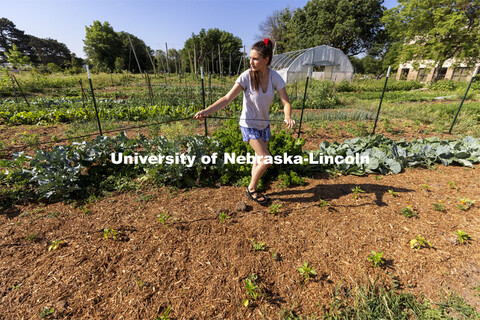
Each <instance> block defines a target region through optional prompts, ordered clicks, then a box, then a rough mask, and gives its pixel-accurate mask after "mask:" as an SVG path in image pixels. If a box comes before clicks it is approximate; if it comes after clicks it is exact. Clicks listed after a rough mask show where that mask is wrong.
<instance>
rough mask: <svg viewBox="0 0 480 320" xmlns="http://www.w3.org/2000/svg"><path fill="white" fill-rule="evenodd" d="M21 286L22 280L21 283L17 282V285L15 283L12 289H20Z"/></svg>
mask: <svg viewBox="0 0 480 320" xmlns="http://www.w3.org/2000/svg"><path fill="white" fill-rule="evenodd" d="M21 286H22V283H21V282H20V283H19V284H17V285H13V286H12V289H13V290H18V289H20V287H21Z"/></svg>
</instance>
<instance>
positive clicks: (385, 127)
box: [382, 119, 397, 134]
mask: <svg viewBox="0 0 480 320" xmlns="http://www.w3.org/2000/svg"><path fill="white" fill-rule="evenodd" d="M382 124H383V130H385V132H387V133H390V134H396V133H397V131H396V130H395V129H394V128H393V126H392V123H391V122H390V120H388V119H383V122H382Z"/></svg>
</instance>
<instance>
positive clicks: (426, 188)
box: [422, 184, 430, 191]
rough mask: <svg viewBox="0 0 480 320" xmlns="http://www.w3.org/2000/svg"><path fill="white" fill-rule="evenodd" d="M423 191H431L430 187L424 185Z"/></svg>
mask: <svg viewBox="0 0 480 320" xmlns="http://www.w3.org/2000/svg"><path fill="white" fill-rule="evenodd" d="M422 190H424V191H429V190H430V186H429V185H426V184H422Z"/></svg>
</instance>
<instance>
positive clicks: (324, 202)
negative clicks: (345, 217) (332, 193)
mask: <svg viewBox="0 0 480 320" xmlns="http://www.w3.org/2000/svg"><path fill="white" fill-rule="evenodd" d="M318 206H319V207H320V208H323V207H328V206H330V203H328V202H327V201H325V200H322V199H318Z"/></svg>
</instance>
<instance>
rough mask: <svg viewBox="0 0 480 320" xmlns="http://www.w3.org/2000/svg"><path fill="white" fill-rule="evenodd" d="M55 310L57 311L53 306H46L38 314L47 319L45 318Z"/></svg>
mask: <svg viewBox="0 0 480 320" xmlns="http://www.w3.org/2000/svg"><path fill="white" fill-rule="evenodd" d="M54 312H55V309H54V308H53V307H52V308H47V307H44V308H43V309H42V310H41V311H40V312H39V313H38V316H39V317H40V319H45V318H47V317H48V316H50V315H52V314H53V313H54Z"/></svg>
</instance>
